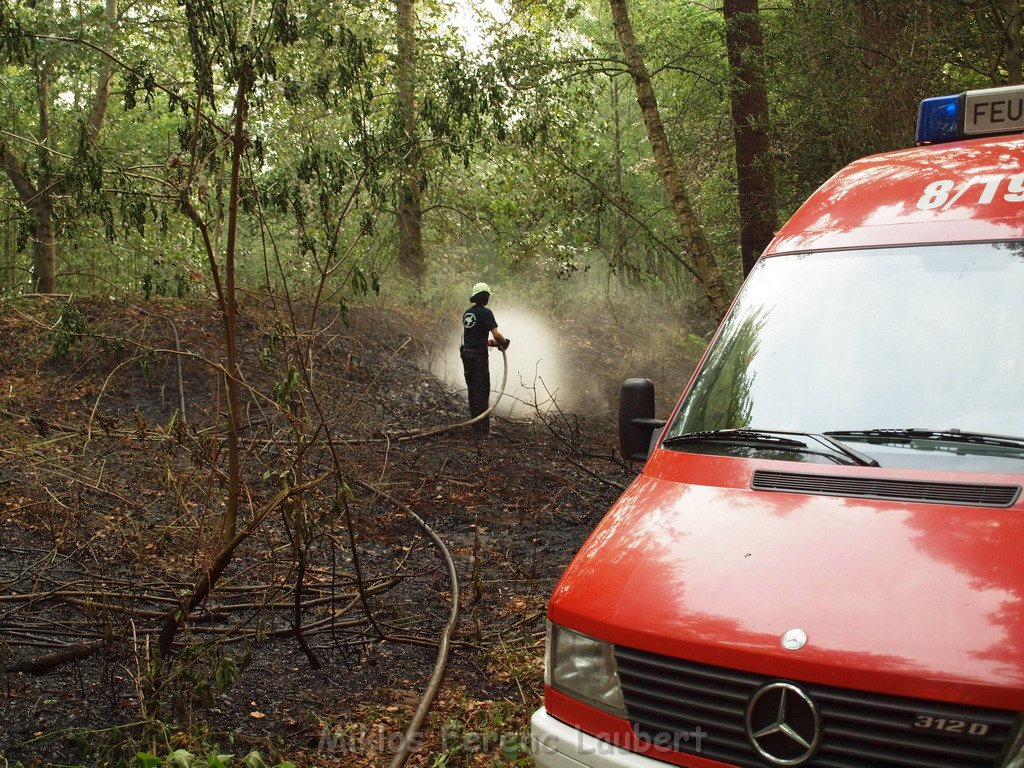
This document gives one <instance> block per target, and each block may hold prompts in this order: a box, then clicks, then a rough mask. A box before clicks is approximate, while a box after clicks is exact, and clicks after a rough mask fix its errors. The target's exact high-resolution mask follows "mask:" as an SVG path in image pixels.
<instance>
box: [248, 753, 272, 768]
mask: <svg viewBox="0 0 1024 768" xmlns="http://www.w3.org/2000/svg"><path fill="white" fill-rule="evenodd" d="M242 762H243V763H245V768H268V766H267V762H266V760H264V759H263V755H261V754H260V753H259V750H256V749H254V750H253V751H252V752H250V753H249V754H248V755H246V756H245V758H244V759H243V760H242Z"/></svg>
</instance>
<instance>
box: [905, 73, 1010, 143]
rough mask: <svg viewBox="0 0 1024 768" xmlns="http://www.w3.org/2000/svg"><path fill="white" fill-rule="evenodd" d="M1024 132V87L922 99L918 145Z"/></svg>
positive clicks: (918, 122) (1007, 87)
mask: <svg viewBox="0 0 1024 768" xmlns="http://www.w3.org/2000/svg"><path fill="white" fill-rule="evenodd" d="M1021 132H1024V86H1021V85H1010V86H1005V87H1003V88H985V89H982V90H976V91H966V92H965V93H961V94H957V95H954V96H935V97H934V98H930V99H925V100H924V101H922V102H921V107H920V109H919V110H918V112H917V138H916V142H917V143H918V144H939V143H942V142H944V141H956V140H957V139H965V138H970V137H972V136H991V135H994V134H1000V133H1021Z"/></svg>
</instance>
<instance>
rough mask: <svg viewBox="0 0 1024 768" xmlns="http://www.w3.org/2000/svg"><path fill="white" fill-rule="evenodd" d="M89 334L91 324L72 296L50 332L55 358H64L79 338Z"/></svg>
mask: <svg viewBox="0 0 1024 768" xmlns="http://www.w3.org/2000/svg"><path fill="white" fill-rule="evenodd" d="M88 335H89V324H88V323H87V322H86V320H85V315H83V314H82V310H81V309H79V307H78V304H77V302H76V301H75V300H74V298H73V297H72V298H71V299H69V300H68V302H67V303H66V304H65V305H64V306H63V307H62V308H61V311H60V317H59V318H58V319H57V323H56V325H54V327H53V330H52V331H51V332H50V339H51V342H52V348H53V359H54V360H58V361H60V360H64V359H65V358H66V357H67V356H68V352H70V351H71V348H72V347H73V346H74V345H75V344H77V343H78V341H79V340H81V339H82V338H84V337H86V336H88Z"/></svg>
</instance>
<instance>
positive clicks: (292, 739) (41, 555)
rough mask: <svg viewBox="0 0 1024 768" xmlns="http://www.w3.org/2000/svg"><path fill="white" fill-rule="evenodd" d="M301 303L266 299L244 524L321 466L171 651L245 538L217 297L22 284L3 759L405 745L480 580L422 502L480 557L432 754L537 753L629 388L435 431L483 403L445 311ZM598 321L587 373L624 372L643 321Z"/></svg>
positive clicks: (382, 756)
mask: <svg viewBox="0 0 1024 768" xmlns="http://www.w3.org/2000/svg"><path fill="white" fill-rule="evenodd" d="M300 314H301V313H300V312H294V313H291V314H288V313H285V314H282V312H281V310H280V307H277V308H275V307H273V306H271V302H270V301H269V300H268V299H267V298H266V297H259V296H254V297H249V298H248V299H247V301H245V302H243V306H242V314H241V322H240V326H239V335H240V340H241V342H240V346H239V352H240V359H241V362H240V366H239V367H240V370H241V379H242V380H243V381H244V385H245V386H244V397H243V406H242V409H243V411H244V415H243V418H242V420H241V421H242V423H241V433H240V441H241V449H242V456H241V458H242V476H243V480H244V482H243V488H242V491H241V494H240V498H241V512H240V517H239V520H240V522H239V526H240V527H243V526H245V525H246V524H247V523H248V522H249V521H250V520H251V519H252V518H253V517H254V515H255V514H256V512H255V510H259V509H261V508H262V507H263V505H265V504H266V503H267V502H268V500H269V499H271V498H272V497H273V496H274V494H275V492H276V491H277V490H279V489H280V488H282V487H284V486H286V485H290V486H295V485H302V484H303V483H306V484H307V485H308V486H309V487H310V490H308V492H304V493H302V494H301V495H296V496H290V497H288V499H287V500H286V502H285V503H283V504H281V506H280V508H278V509H275V510H272V511H271V512H270V513H269V514H268V516H267V517H266V520H265V522H263V523H262V524H261V525H259V526H257V527H255V528H254V532H253V534H252V535H251V536H250V537H248V538H247V539H246V540H245V541H244V542H243V543H242V544H241V545H240V546H239V548H238V549H237V551H236V552H235V554H234V557H233V559H232V561H231V564H230V565H229V566H228V568H227V570H226V571H225V572H224V575H223V577H222V578H221V579H220V580H219V582H218V584H217V585H216V588H215V589H214V590H213V593H212V594H211V595H210V596H209V597H208V598H207V599H205V600H203V601H201V602H200V603H199V604H198V605H197V606H196V608H195V609H194V610H193V611H191V612H190V614H189V617H188V621H187V622H184V623H183V626H182V628H181V629H180V631H179V632H178V634H177V637H176V642H175V644H174V646H173V656H172V657H170V658H169V659H163V658H161V655H160V654H159V652H158V650H157V633H158V632H159V630H160V628H161V626H163V625H164V623H165V621H166V618H167V615H168V613H171V614H173V613H174V611H175V610H177V608H178V607H179V606H180V605H181V602H182V600H183V599H184V597H185V596H187V595H188V594H189V593H190V590H192V589H193V588H194V585H195V584H196V582H197V581H200V580H201V579H202V576H203V574H204V573H207V572H208V571H209V569H210V567H211V563H212V562H213V559H214V557H215V556H216V554H217V551H218V549H219V545H218V542H219V541H220V540H221V539H220V535H219V533H218V531H219V525H220V520H221V513H222V512H223V500H224V496H225V494H224V491H223V482H222V480H223V478H222V475H221V473H222V472H223V468H224V467H225V466H226V461H227V459H226V443H225V439H224V434H225V429H224V426H225V414H226V411H227V405H226V403H225V394H224V387H223V378H222V377H221V376H220V375H219V374H218V373H217V369H216V364H219V363H222V362H223V352H222V343H221V337H220V327H221V321H220V316H219V314H218V313H217V311H216V307H215V306H214V305H213V304H212V303H211V302H174V303H170V302H165V303H159V304H146V305H131V304H123V303H121V304H114V303H109V302H85V303H77V304H74V305H68V304H66V303H64V302H62V301H57V300H52V303H43V304H39V303H31V302H18V303H7V304H5V305H3V306H2V307H0V383H2V390H3V391H2V393H0V397H2V400H0V674H2V679H0V765H3V766H8V765H10V766H15V765H17V764H18V763H19V762H20V763H21V764H23V765H25V766H33V765H39V766H43V765H53V766H56V765H67V766H94V765H95V766H99V765H110V766H119V765H145V764H147V763H146V760H148V759H149V758H147V757H145V755H153V756H154V758H153V759H154V760H158V761H162V762H163V763H166V764H170V762H171V761H170V759H169V756H170V755H172V754H173V753H174V751H175V750H181V749H184V750H188V751H189V752H190V753H192V754H195V755H197V756H199V758H200V759H201V764H203V765H206V764H207V763H208V762H209V761H208V756H209V755H214V756H215V755H217V754H234V755H236V758H235V759H234V764H238V765H240V764H241V756H244V755H247V754H249V753H250V752H251V751H252V750H258V751H259V752H260V755H261V756H262V759H264V760H266V761H267V762H268V763H269V764H274V763H280V762H286V761H287V762H291V763H294V764H295V765H297V766H321V765H345V766H364V765H365V766H378V765H386V764H388V762H389V761H390V759H391V757H392V754H393V752H394V750H395V748H396V745H397V744H398V740H399V738H400V734H401V733H402V732H403V730H404V728H405V726H406V724H407V723H408V722H409V719H410V717H411V716H412V713H413V711H414V710H415V709H416V706H417V705H418V703H419V700H420V697H421V695H422V692H423V689H424V687H425V685H426V682H427V679H428V677H429V675H430V673H431V670H432V668H433V665H434V662H435V659H436V656H437V645H438V643H439V641H440V639H441V635H442V633H443V631H444V627H445V623H446V619H447V617H448V614H449V610H450V606H451V597H452V587H451V584H450V583H449V579H448V577H447V575H446V570H445V566H444V561H443V560H442V558H441V557H440V555H439V551H438V550H437V548H436V547H435V546H433V545H432V543H431V540H430V539H429V538H427V537H426V536H425V535H424V532H423V530H422V529H421V528H420V527H419V526H418V525H417V524H416V522H415V521H414V520H413V519H412V518H411V516H410V515H409V514H408V512H409V511H412V512H414V513H415V514H416V515H418V516H419V517H420V518H422V519H423V520H424V521H426V523H427V524H428V525H429V526H431V527H432V528H433V529H434V531H436V533H437V535H438V537H439V538H440V539H441V540H442V541H443V542H444V543H445V544H446V545H447V547H448V548H449V550H450V552H451V554H452V556H453V558H454V562H455V566H456V570H457V572H458V576H459V582H460V592H459V603H460V606H459V607H460V615H459V620H458V624H457V627H456V630H455V634H454V638H453V646H452V652H451V658H450V663H449V666H448V669H447V672H446V675H445V678H444V682H443V684H442V687H441V690H440V694H439V697H438V699H437V701H436V703H435V705H434V706H433V708H432V710H431V712H430V715H429V717H428V719H427V721H426V724H425V726H424V729H423V737H422V740H421V742H420V743H417V744H416V745H415V746H416V747H417V749H416V750H415V752H414V754H413V756H412V758H411V759H410V761H409V764H410V765H415V766H434V767H436V768H447V767H449V766H499V765H526V764H529V756H528V754H527V747H528V742H529V740H528V723H529V716H530V713H531V712H532V711H533V710H534V709H535V708H536V707H537V706H538V705H539V704H540V702H541V696H542V687H543V683H542V659H543V641H544V631H545V624H544V612H545V606H546V602H547V599H548V597H549V595H550V593H551V590H552V588H553V586H554V584H555V583H556V581H557V579H558V577H559V575H560V573H561V572H562V570H563V569H564V567H565V566H566V564H567V563H568V562H569V560H570V558H571V557H572V555H573V554H574V552H575V551H576V549H577V548H578V547H579V546H580V544H581V543H582V542H583V540H584V539H585V538H586V536H587V534H588V533H589V532H590V531H591V530H592V529H593V527H594V525H595V524H596V523H597V522H598V521H599V520H600V518H601V516H602V515H603V514H604V512H605V511H606V510H607V508H608V507H609V506H610V504H611V503H612V502H613V501H614V500H615V498H616V497H617V495H618V494H619V493H620V490H619V488H620V487H624V486H625V485H627V484H628V483H629V482H630V481H631V479H632V477H633V476H634V475H635V472H636V467H629V466H627V465H625V464H624V463H622V462H621V461H618V460H617V456H616V448H615V426H614V419H613V416H612V411H611V409H610V408H609V407H608V406H607V404H605V405H604V406H603V407H594V408H590V409H588V413H587V414H577V413H569V412H565V411H563V410H561V409H559V408H555V409H553V410H547V411H546V412H545V411H543V410H541V409H534V410H533V412H532V413H531V412H527V413H526V415H519V416H517V417H516V418H514V419H506V418H498V419H495V420H493V421H492V435H491V437H490V439H488V440H486V441H477V440H474V439H473V438H472V437H471V436H470V435H469V434H468V432H467V431H466V430H464V429H463V430H456V431H451V432H446V433H443V434H439V435H437V436H434V437H429V438H425V439H417V440H408V441H406V440H404V439H403V438H402V437H401V436H400V435H401V433H402V432H403V431H405V430H409V429H424V428H429V427H433V426H437V425H445V424H452V423H455V422H458V421H460V420H461V419H463V418H465V416H464V413H465V406H464V402H465V394H464V392H458V391H451V390H450V389H448V388H446V387H445V385H444V384H442V382H440V381H439V380H438V379H436V378H435V377H434V376H432V375H431V374H430V373H429V372H428V365H427V362H426V361H427V360H429V358H430V356H431V354H433V353H434V352H436V349H432V345H434V344H436V342H435V341H433V340H432V338H431V336H432V332H431V331H430V330H429V329H432V328H436V327H437V324H438V322H439V321H438V320H437V318H433V317H429V316H427V315H425V314H423V315H416V314H413V313H409V312H402V311H396V310H394V309H383V308H379V307H378V308H375V307H362V308H355V309H353V310H351V311H350V312H349V316H348V317H347V318H343V317H341V316H340V314H339V313H338V312H337V311H336V310H335V313H334V315H333V316H332V317H330V318H328V319H323V318H322V317H320V318H318V319H317V320H316V321H315V322H312V323H310V322H309V321H308V318H305V319H303V318H302V317H299V315H300ZM293 317H295V318H297V320H298V322H295V323H293V322H292V318H293ZM282 318H283V319H282ZM343 320H347V322H343ZM425 329H426V330H425ZM594 338H595V329H594V327H593V325H592V324H588V326H587V327H586V328H583V327H581V328H579V329H575V328H572V327H566V326H565V324H564V323H563V327H562V341H563V350H564V355H565V360H564V363H565V365H566V366H567V368H568V370H569V375H570V377H571V376H573V375H576V376H579V377H580V378H582V377H588V378H592V377H593V376H594V373H595V371H599V372H605V373H606V375H607V376H609V377H618V376H621V375H622V373H623V371H622V361H623V359H624V356H625V357H626V358H628V357H629V356H630V354H631V353H630V352H629V349H628V345H629V342H628V339H627V338H619V337H618V336H617V332H616V329H615V328H612V327H609V328H606V329H603V330H602V331H601V335H600V338H602V340H603V343H602V344H601V345H596V344H594V343H592V341H593V339H594ZM298 359H306V360H307V361H313V363H312V365H310V366H309V369H310V370H313V371H314V372H315V373H314V377H313V378H312V379H307V378H304V377H302V376H300V375H299V372H297V370H296V368H297V367H298V366H297V364H296V360H298ZM179 361H181V365H180V373H179ZM633 363H635V365H636V366H638V367H642V366H643V365H645V364H651V365H653V364H654V361H643V360H634V361H633ZM631 364H632V363H631ZM677 388H678V387H677ZM313 393H316V394H317V397H316V398H315V401H314V398H313V397H312V394H313ZM182 405H184V412H185V414H187V423H186V420H185V419H182V418H181V414H180V413H179V412H180V411H181V406H182ZM176 414H177V415H176ZM382 434H389V435H390V439H384V438H383V437H382ZM328 475H329V477H328V479H326V480H325V479H324V478H325V477H327V476H328ZM353 542H354V544H355V549H354V550H353ZM353 555H355V556H356V557H355V558H353ZM360 587H361V590H360ZM360 591H362V593H363V595H364V597H360ZM297 604H298V607H296V605H297ZM367 609H368V610H367ZM296 626H298V627H299V632H296ZM303 645H304V646H305V649H304V648H303ZM69 655H70V656H75V655H80V656H81V658H79V659H77V660H75V661H72V662H70V663H66V657H67V656H69ZM62 657H64V658H63V659H62ZM62 660H63V661H65V663H58V662H59V661H62ZM19 670H20V671H19ZM138 753H142V754H143V757H142V758H138V757H136V755H137V754H138ZM177 754H178V755H181V754H182V753H180V752H179V753H177ZM5 761H6V762H5ZM149 764H153V765H155V764H158V763H157V762H150V763H149ZM209 764H210V765H215V764H217V763H216V762H209ZM248 764H250V765H253V766H256V765H259V764H260V763H259V762H258V761H256V759H255V758H250V762H249V763H248Z"/></svg>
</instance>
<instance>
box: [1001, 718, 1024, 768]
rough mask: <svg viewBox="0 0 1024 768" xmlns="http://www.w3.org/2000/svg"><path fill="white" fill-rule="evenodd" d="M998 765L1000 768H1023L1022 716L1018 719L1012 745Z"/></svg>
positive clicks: (1023, 731) (1023, 728)
mask: <svg viewBox="0 0 1024 768" xmlns="http://www.w3.org/2000/svg"><path fill="white" fill-rule="evenodd" d="M999 765H1000V766H1001V768H1024V716H1021V717H1020V718H1019V719H1018V721H1017V728H1016V735H1015V736H1014V739H1013V743H1012V744H1011V745H1010V748H1009V749H1008V750H1006V757H1005V758H1004V759H1003V761H1002V762H1001V763H1000V764H999Z"/></svg>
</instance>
